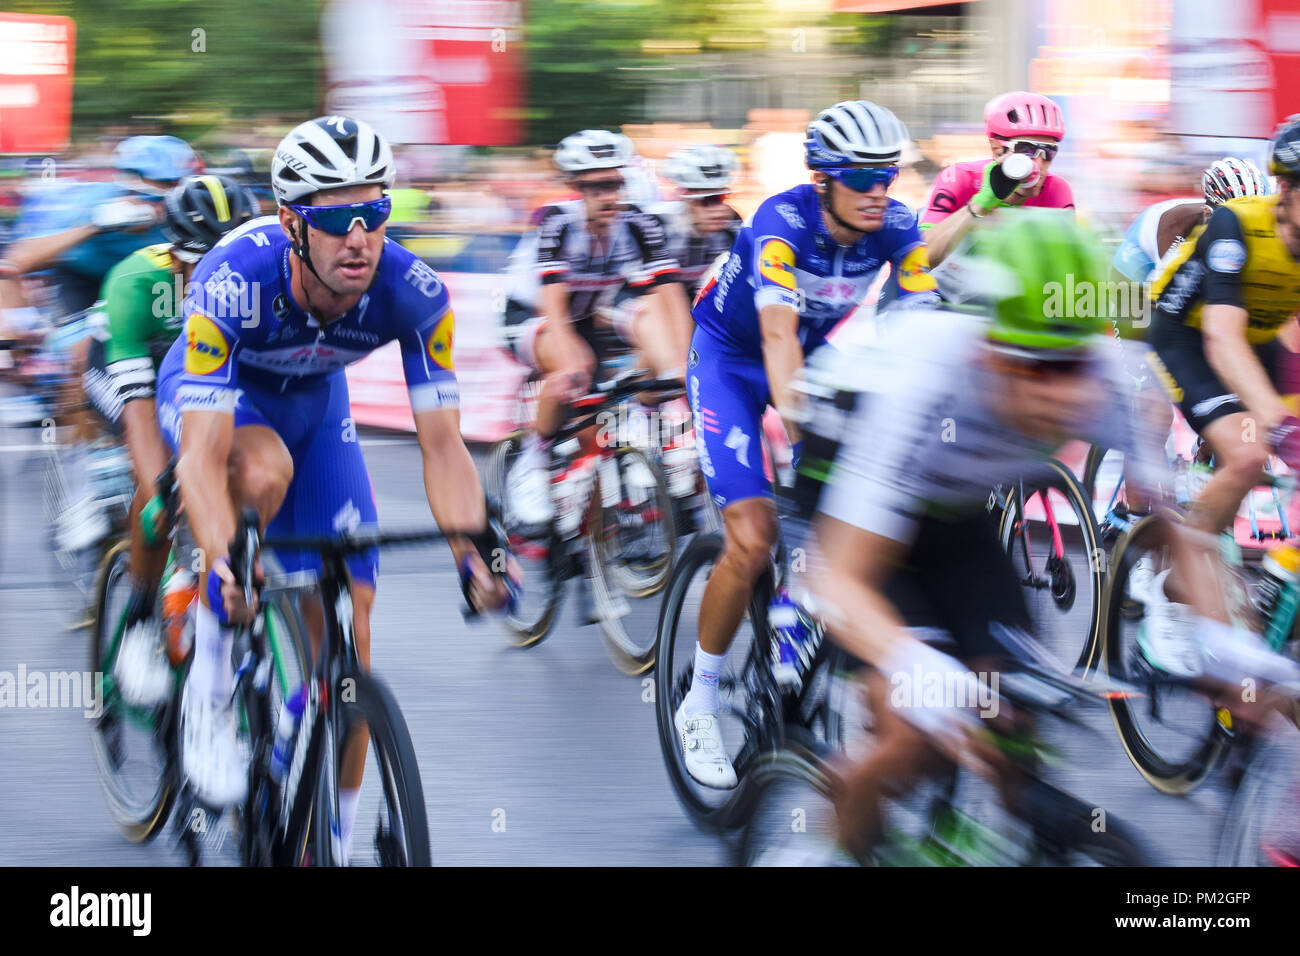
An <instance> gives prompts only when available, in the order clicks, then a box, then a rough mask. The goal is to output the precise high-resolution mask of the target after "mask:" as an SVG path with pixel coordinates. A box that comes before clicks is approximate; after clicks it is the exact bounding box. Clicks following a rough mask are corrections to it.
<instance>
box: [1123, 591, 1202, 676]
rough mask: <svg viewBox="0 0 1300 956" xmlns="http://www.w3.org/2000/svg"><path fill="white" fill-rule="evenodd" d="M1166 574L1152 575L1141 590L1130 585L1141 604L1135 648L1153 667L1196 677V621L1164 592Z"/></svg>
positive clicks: (1198, 645)
mask: <svg viewBox="0 0 1300 956" xmlns="http://www.w3.org/2000/svg"><path fill="white" fill-rule="evenodd" d="M1135 570H1136V568H1135ZM1168 576H1169V571H1168V570H1165V571H1161V572H1160V573H1159V574H1156V575H1153V576H1152V577H1151V579H1150V584H1149V586H1147V587H1146V588H1145V590H1144V591H1136V590H1135V589H1134V588H1133V587H1132V586H1130V588H1129V593H1130V594H1131V595H1132V596H1133V597H1135V598H1137V599H1138V600H1139V601H1141V602H1142V604H1143V605H1144V607H1143V615H1142V623H1141V625H1140V626H1139V627H1138V633H1137V644H1138V648H1139V649H1141V651H1142V656H1143V657H1145V658H1146V659H1147V661H1148V662H1150V664H1151V665H1152V666H1153V667H1157V668H1159V669H1160V670H1162V671H1164V672H1165V673H1167V674H1171V675H1173V676H1174V677H1196V676H1198V675H1200V674H1201V673H1202V671H1203V670H1204V662H1203V661H1202V656H1201V642H1200V640H1199V638H1198V637H1197V634H1196V627H1197V625H1196V620H1195V618H1194V616H1193V614H1192V609H1191V608H1190V607H1188V606H1187V605H1186V604H1175V603H1174V602H1173V601H1170V600H1169V598H1168V597H1167V596H1166V595H1165V578H1167V577H1168Z"/></svg>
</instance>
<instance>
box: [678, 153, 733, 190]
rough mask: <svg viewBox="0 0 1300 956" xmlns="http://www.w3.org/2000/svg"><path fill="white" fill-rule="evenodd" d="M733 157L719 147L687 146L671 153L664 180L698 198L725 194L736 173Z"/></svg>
mask: <svg viewBox="0 0 1300 956" xmlns="http://www.w3.org/2000/svg"><path fill="white" fill-rule="evenodd" d="M736 166H737V163H736V154H735V153H733V152H732V151H731V150H729V149H725V148H724V147H722V146H690V147H687V148H686V149H679V150H678V151H677V152H675V153H670V154H669V156H668V161H667V162H666V163H665V164H664V177H665V178H666V179H668V180H669V181H670V182H673V183H676V184H677V185H678V186H680V187H681V188H682V189H687V190H690V191H691V193H692V194H694V195H697V196H706V195H707V196H715V195H719V194H721V193H725V192H726V191H727V190H728V188H730V186H731V177H732V176H733V175H735V172H736Z"/></svg>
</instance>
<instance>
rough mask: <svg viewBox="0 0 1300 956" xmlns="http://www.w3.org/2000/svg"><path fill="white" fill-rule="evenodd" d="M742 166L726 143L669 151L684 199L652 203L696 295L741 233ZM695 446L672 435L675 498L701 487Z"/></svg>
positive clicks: (633, 302)
mask: <svg viewBox="0 0 1300 956" xmlns="http://www.w3.org/2000/svg"><path fill="white" fill-rule="evenodd" d="M736 165H737V164H736V154H735V153H733V152H732V151H731V150H729V149H725V148H724V147H721V146H691V147H689V148H687V149H682V150H678V151H677V152H675V153H672V154H670V155H669V156H668V160H667V162H666V163H665V164H664V177H665V178H666V179H667V180H668V181H669V182H671V183H673V184H674V185H676V186H677V188H678V190H679V192H680V199H679V200H678V201H676V202H666V203H659V204H657V205H654V206H651V207H650V208H649V211H650V213H652V214H653V215H654V216H655V217H656V218H657V219H658V220H659V222H660V223H661V224H662V225H663V229H664V234H665V235H666V236H667V237H668V252H669V255H671V257H672V258H673V261H675V262H676V263H677V267H678V276H679V277H680V278H681V280H682V282H683V283H684V284H685V286H686V292H687V294H688V295H689V296H691V297H692V298H693V297H694V296H695V295H696V294H697V293H698V292H699V290H700V288H701V287H702V286H703V285H704V283H705V281H706V280H707V278H708V273H709V271H710V267H713V266H715V265H719V266H720V265H721V262H722V261H724V260H725V258H726V257H727V256H728V255H729V254H730V253H731V247H732V246H733V245H734V244H735V242H736V236H737V235H739V233H740V226H741V217H740V213H738V212H736V210H735V209H733V208H732V207H731V206H730V205H728V204H727V192H728V190H729V189H730V188H731V181H732V178H733V177H734V176H735V172H736ZM623 302H624V306H625V307H626V308H630V309H640V308H642V307H643V305H644V303H646V302H647V299H646V298H645V297H640V298H632V297H623ZM677 404H678V403H674V408H675V407H676V405H677ZM682 416H683V417H684V418H686V419H688V418H689V409H687V408H683V409H682ZM675 424H676V423H674V425H675ZM681 424H682V425H686V424H688V422H687V421H682V422H681ZM672 430H673V431H674V432H675V431H676V428H675V427H674V428H673V429H672ZM693 449H694V441H693V440H692V439H691V438H690V437H689V436H683V438H682V440H680V441H679V440H678V437H677V435H676V434H671V435H669V436H668V439H667V447H665V448H664V451H663V456H662V459H661V460H662V462H663V468H664V478H665V480H666V481H667V483H668V491H669V493H670V494H672V495H673V497H675V498H680V497H683V496H685V495H689V494H691V493H693V492H694V491H695V488H696V482H697V481H698V477H697V472H696V467H695V454H694V451H693ZM681 518H682V519H683V520H685V521H686V522H689V521H691V520H692V514H691V512H689V511H684V512H683V513H682V515H681Z"/></svg>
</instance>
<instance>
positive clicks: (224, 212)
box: [162, 176, 257, 262]
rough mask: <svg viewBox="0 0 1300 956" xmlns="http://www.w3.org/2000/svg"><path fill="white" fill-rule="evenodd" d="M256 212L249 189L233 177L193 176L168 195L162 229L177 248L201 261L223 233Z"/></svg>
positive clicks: (242, 222)
mask: <svg viewBox="0 0 1300 956" xmlns="http://www.w3.org/2000/svg"><path fill="white" fill-rule="evenodd" d="M256 212H257V205H256V203H255V202H254V201H253V198H252V196H251V195H249V193H248V190H246V189H245V188H244V187H243V186H241V185H239V184H238V183H237V182H235V181H234V180H233V179H227V178H226V177H225V176H190V177H189V178H187V179H182V180H181V181H180V182H179V183H178V184H177V185H176V187H175V188H173V189H172V191H171V192H169V193H168V194H167V218H166V219H165V220H163V226H162V231H163V235H165V236H166V237H167V239H168V241H169V242H171V244H172V246H173V247H174V249H175V251H178V252H181V253H190V254H191V255H192V256H194V261H196V262H197V261H198V257H199V256H201V255H203V253H205V252H207V251H208V250H209V249H211V248H212V247H213V246H215V245H216V244H217V243H218V242H219V241H220V239H221V237H222V236H224V235H225V234H226V233H228V232H229V231H230V230H232V229H234V228H235V227H236V226H240V225H243V224H244V223H246V222H248V220H250V219H252V218H253V216H254V215H255V214H256ZM181 258H183V259H185V258H189V257H187V256H184V255H182V256H181Z"/></svg>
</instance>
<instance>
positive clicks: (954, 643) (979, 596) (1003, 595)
mask: <svg viewBox="0 0 1300 956" xmlns="http://www.w3.org/2000/svg"><path fill="white" fill-rule="evenodd" d="M997 517H998V513H994V514H987V513H980V514H978V515H975V516H973V517H970V518H964V519H960V520H955V521H946V520H940V519H938V518H924V519H922V521H921V523H920V525H919V526H918V528H917V534H916V538H915V539H914V540H913V542H912V547H911V550H910V551H908V554H907V557H906V558H905V559H904V561H903V564H902V566H901V567H899V569H898V570H897V571H895V572H894V574H893V575H892V576H891V577H890V579H889V581H888V583H887V584H886V585H885V596H886V597H888V598H889V600H890V601H891V602H892V603H893V605H894V606H895V607H896V608H897V609H898V612H899V614H901V615H902V617H903V621H904V623H905V624H907V626H908V627H910V628H927V629H933V636H930V635H927V643H930V644H933V645H934V646H935V647H936V648H937V649H939V650H942V651H943V652H944V653H946V654H951V655H952V656H953V657H956V658H958V659H959V660H974V659H979V658H985V659H987V658H991V657H992V658H996V657H1005V656H1006V655H1007V651H1006V649H1005V648H1004V646H1003V645H1002V644H1001V643H999V642H998V640H997V639H996V638H995V637H994V636H993V634H992V631H993V628H994V627H995V626H998V625H1001V626H1002V627H1006V628H1010V629H1019V630H1022V631H1024V632H1025V633H1026V634H1032V633H1033V620H1032V619H1031V618H1030V616H1029V609H1028V607H1026V605H1025V596H1024V591H1023V589H1022V588H1021V585H1020V579H1019V577H1018V576H1017V574H1016V570H1015V566H1014V565H1013V564H1012V563H1011V557H1010V555H1008V554H1007V553H1006V551H1004V550H1003V549H1002V545H1001V543H1000V542H999V541H998V535H997ZM939 632H943V633H944V635H946V636H940V634H939Z"/></svg>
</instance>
